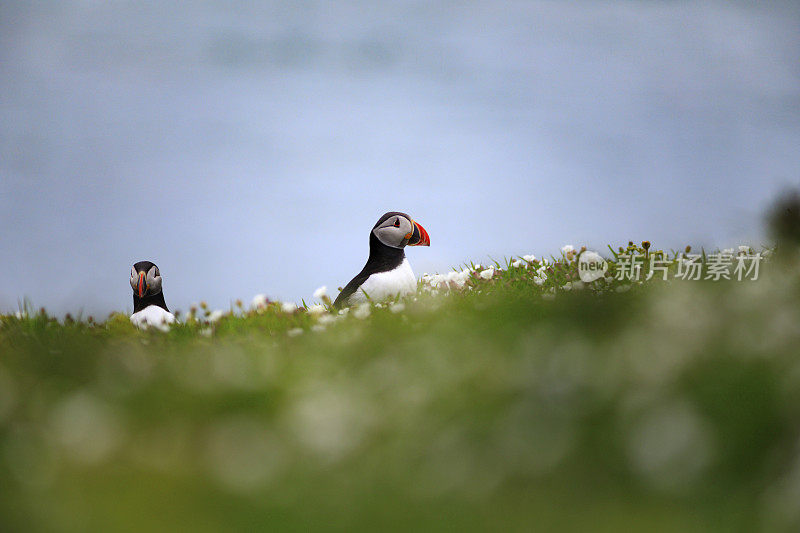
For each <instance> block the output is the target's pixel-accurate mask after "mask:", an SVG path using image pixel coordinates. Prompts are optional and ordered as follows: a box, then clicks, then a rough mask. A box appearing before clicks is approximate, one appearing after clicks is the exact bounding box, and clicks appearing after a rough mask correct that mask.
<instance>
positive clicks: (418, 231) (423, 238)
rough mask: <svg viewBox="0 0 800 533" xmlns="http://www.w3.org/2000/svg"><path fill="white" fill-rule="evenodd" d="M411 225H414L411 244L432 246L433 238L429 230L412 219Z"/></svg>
mask: <svg viewBox="0 0 800 533" xmlns="http://www.w3.org/2000/svg"><path fill="white" fill-rule="evenodd" d="M411 225H412V226H414V229H413V231H412V232H411V238H410V239H408V245H409V246H430V245H431V238H430V237H429V236H428V232H427V231H425V228H423V227H422V226H421V225H420V224H418V223H416V222H414V221H413V220H412V221H411Z"/></svg>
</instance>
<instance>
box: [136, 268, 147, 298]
mask: <svg viewBox="0 0 800 533" xmlns="http://www.w3.org/2000/svg"><path fill="white" fill-rule="evenodd" d="M136 292H137V293H138V294H139V298H143V297H144V293H145V292H147V282H146V281H145V280H144V272H139V281H138V283H136Z"/></svg>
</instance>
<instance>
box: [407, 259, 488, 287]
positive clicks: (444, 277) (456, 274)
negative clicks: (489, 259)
mask: <svg viewBox="0 0 800 533" xmlns="http://www.w3.org/2000/svg"><path fill="white" fill-rule="evenodd" d="M476 266H477V267H478V268H480V265H476ZM472 272H473V271H472V270H471V269H469V268H465V269H463V270H454V271H452V272H448V273H447V274H423V275H422V278H421V281H422V283H423V286H424V288H425V289H427V290H429V291H434V290H439V289H441V290H450V289H463V288H464V286H465V285H466V284H467V281H468V280H469V278H470V276H471V275H472Z"/></svg>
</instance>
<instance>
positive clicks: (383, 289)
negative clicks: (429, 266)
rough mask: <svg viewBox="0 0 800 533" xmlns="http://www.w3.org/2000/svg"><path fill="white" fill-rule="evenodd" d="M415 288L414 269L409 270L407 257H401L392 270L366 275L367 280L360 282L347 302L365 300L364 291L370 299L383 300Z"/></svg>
mask: <svg viewBox="0 0 800 533" xmlns="http://www.w3.org/2000/svg"><path fill="white" fill-rule="evenodd" d="M416 290H417V278H416V277H415V276H414V271H413V270H411V265H410V264H409V263H408V259H403V262H402V263H400V265H399V266H398V267H397V268H395V269H394V270H389V271H388V272H378V273H376V274H372V275H371V276H370V277H368V278H367V281H365V282H364V283H362V284H361V287H359V288H358V290H357V291H356V292H354V293H353V294H352V295H351V296H350V298H349V300H348V302H349V303H350V304H351V305H352V304H357V303H363V302H366V301H367V298H366V296H364V292H366V293H367V295H369V297H370V299H371V300H383V299H385V298H389V297H392V296H396V295H403V294H409V293H412V292H414V291H416Z"/></svg>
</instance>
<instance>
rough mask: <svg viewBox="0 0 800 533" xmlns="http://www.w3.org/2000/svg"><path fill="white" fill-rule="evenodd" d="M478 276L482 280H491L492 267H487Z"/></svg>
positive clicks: (492, 275)
mask: <svg viewBox="0 0 800 533" xmlns="http://www.w3.org/2000/svg"><path fill="white" fill-rule="evenodd" d="M480 276H481V278H483V279H492V278H493V277H494V267H489V268H487V269H486V270H483V271H481V273H480Z"/></svg>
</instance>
